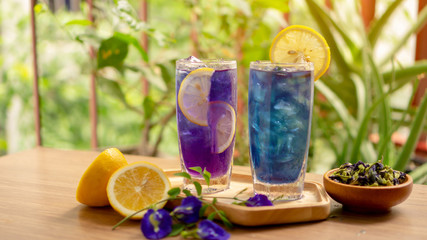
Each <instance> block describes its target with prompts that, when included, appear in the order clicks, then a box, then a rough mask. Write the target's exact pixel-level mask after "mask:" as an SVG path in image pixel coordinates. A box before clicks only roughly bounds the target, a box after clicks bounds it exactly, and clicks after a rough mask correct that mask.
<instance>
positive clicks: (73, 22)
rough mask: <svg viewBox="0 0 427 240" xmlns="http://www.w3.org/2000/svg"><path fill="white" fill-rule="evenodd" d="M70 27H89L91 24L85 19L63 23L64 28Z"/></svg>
mask: <svg viewBox="0 0 427 240" xmlns="http://www.w3.org/2000/svg"><path fill="white" fill-rule="evenodd" d="M70 25H80V26H90V25H92V22H91V21H89V20H85V19H74V20H71V21H68V22H66V23H65V26H70Z"/></svg>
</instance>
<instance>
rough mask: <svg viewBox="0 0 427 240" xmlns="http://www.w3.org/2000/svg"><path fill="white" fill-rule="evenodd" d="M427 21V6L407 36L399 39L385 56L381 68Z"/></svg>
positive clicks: (419, 14)
mask: <svg viewBox="0 0 427 240" xmlns="http://www.w3.org/2000/svg"><path fill="white" fill-rule="evenodd" d="M426 21H427V6H425V7H424V8H423V9H422V10H421V11H420V12H419V13H418V19H417V21H416V22H415V23H413V24H412V25H411V28H410V29H409V30H408V31H407V32H406V34H405V35H404V36H403V37H402V38H400V39H399V42H398V43H396V44H395V45H394V46H393V48H392V50H391V51H390V52H389V53H388V54H387V55H385V57H384V58H383V60H382V61H381V63H380V66H384V65H385V64H386V63H387V62H388V61H390V59H392V58H393V57H394V56H395V55H396V53H397V52H398V51H399V50H400V49H401V48H402V47H403V46H404V45H405V44H406V43H407V42H408V39H409V38H410V37H411V36H412V35H413V34H415V33H417V32H418V31H419V30H420V29H421V28H422V27H423V26H424V25H425V24H426Z"/></svg>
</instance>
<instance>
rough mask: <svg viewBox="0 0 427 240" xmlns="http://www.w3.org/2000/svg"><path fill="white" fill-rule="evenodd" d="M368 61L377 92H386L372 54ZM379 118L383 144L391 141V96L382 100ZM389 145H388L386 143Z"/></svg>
mask: <svg viewBox="0 0 427 240" xmlns="http://www.w3.org/2000/svg"><path fill="white" fill-rule="evenodd" d="M368 61H369V65H370V67H371V71H372V78H373V79H374V80H375V87H376V91H375V92H377V93H379V94H380V95H383V94H384V90H383V87H384V81H383V79H382V75H380V73H379V70H378V67H377V66H376V64H375V62H374V59H373V58H372V55H370V54H369V55H368ZM378 119H379V136H380V140H379V146H381V145H382V144H383V142H390V141H391V139H388V138H387V137H388V135H389V132H390V128H391V109H390V103H389V98H385V99H384V101H382V102H381V109H380V112H379V114H378ZM386 146H387V145H386ZM389 153H390V152H389V151H385V152H384V156H383V157H384V159H385V162H389V155H388V154H389ZM380 157H381V156H377V157H376V159H379V158H380Z"/></svg>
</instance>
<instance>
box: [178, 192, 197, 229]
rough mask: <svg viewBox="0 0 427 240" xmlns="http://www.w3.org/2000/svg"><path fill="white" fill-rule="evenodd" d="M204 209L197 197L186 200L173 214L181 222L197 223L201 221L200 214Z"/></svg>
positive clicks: (189, 197)
mask: <svg viewBox="0 0 427 240" xmlns="http://www.w3.org/2000/svg"><path fill="white" fill-rule="evenodd" d="M201 207H202V202H201V201H200V200H199V199H198V198H197V197H195V196H188V197H186V198H184V199H183V200H182V202H181V205H180V206H178V207H176V208H175V209H174V210H173V212H172V214H173V216H175V217H176V219H178V220H179V221H180V222H183V223H195V222H197V221H198V220H199V212H200V208H201Z"/></svg>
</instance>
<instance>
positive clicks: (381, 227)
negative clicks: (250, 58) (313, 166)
mask: <svg viewBox="0 0 427 240" xmlns="http://www.w3.org/2000/svg"><path fill="white" fill-rule="evenodd" d="M98 154H99V152H94V151H70V150H56V149H49V148H43V147H38V148H35V149H32V150H28V151H25V152H21V153H16V154H12V155H7V156H3V157H0V169H1V170H0V171H1V174H0V239H1V240H3V239H4V240H15V239H79V240H80V239H106V240H108V239H121V240H122V239H144V237H143V236H142V234H141V232H140V230H139V222H136V221H132V222H128V223H125V224H124V225H123V226H121V227H119V228H118V229H117V230H114V231H112V230H111V227H112V226H113V225H114V224H115V223H117V222H118V221H119V220H121V216H120V215H118V214H117V213H116V212H114V211H113V210H112V209H111V208H110V207H104V208H90V207H86V206H84V205H82V204H80V203H78V202H77V201H76V199H75V192H76V188H77V184H78V181H79V179H80V177H81V175H82V174H83V172H84V170H85V169H86V168H87V167H88V166H89V164H90V163H91V162H92V161H93V159H95V157H96V156H97V155H98ZM126 158H127V160H128V161H129V162H134V161H139V160H145V161H150V162H152V163H155V164H157V165H159V166H160V167H162V168H164V169H171V168H179V160H178V159H177V158H174V159H160V158H149V157H141V156H130V155H126ZM233 171H235V172H243V173H249V168H248V167H240V166H234V168H233ZM306 179H307V180H314V181H317V182H320V183H321V182H322V176H321V175H315V174H307V177H306ZM426 220H427V186H423V185H417V184H415V185H414V188H413V191H412V194H411V195H410V197H409V198H408V199H407V200H406V201H405V202H404V203H402V204H400V205H398V206H396V207H394V208H392V211H391V212H390V213H387V214H379V215H363V214H357V213H351V212H346V211H343V210H342V208H341V205H339V204H337V203H335V202H333V203H332V212H331V216H330V217H329V218H328V219H327V220H324V221H316V222H309V223H299V224H284V225H275V226H262V227H243V226H236V227H235V228H234V229H233V230H231V231H230V232H231V234H232V237H231V239H257V240H259V239H285V238H286V239H316V240H318V239H387V240H389V239H399V240H401V239H427V227H426V226H427V225H426ZM178 239H179V238H178Z"/></svg>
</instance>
